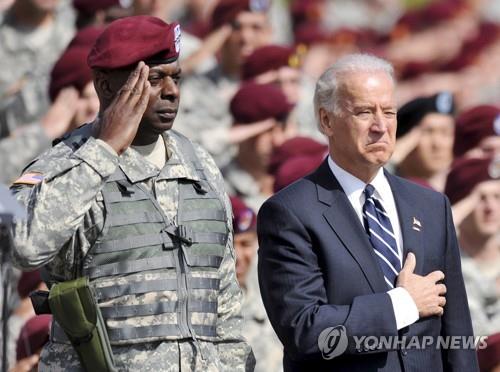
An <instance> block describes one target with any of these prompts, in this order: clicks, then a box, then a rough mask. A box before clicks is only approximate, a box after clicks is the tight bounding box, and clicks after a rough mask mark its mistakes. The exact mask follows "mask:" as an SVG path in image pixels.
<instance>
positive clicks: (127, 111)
mask: <svg viewBox="0 0 500 372" xmlns="http://www.w3.org/2000/svg"><path fill="white" fill-rule="evenodd" d="M148 75H149V67H148V66H147V65H146V64H145V63H144V62H142V61H141V62H139V64H138V65H137V67H136V69H135V70H134V71H133V72H132V73H131V74H130V76H129V77H128V79H127V81H126V83H125V84H124V85H123V86H122V87H121V88H120V90H119V91H118V93H117V94H116V97H115V98H114V100H113V102H112V103H111V104H110V105H109V107H108V108H107V109H106V110H105V111H104V113H103V115H102V119H101V120H100V122H99V124H98V129H97V132H98V134H97V138H100V139H102V140H103V141H105V142H107V143H108V144H109V145H110V146H111V147H112V148H113V149H114V150H115V151H116V152H117V153H118V154H121V153H123V152H124V151H125V150H126V149H127V148H128V147H129V146H130V144H131V143H132V141H133V140H134V138H135V136H136V134H137V129H138V128H139V124H140V122H141V119H142V116H143V115H144V112H145V111H146V108H147V106H148V101H149V94H150V89H151V84H150V83H149V81H148Z"/></svg>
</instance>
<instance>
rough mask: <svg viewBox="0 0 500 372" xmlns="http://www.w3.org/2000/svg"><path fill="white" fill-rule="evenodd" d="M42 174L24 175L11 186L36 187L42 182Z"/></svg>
mask: <svg viewBox="0 0 500 372" xmlns="http://www.w3.org/2000/svg"><path fill="white" fill-rule="evenodd" d="M43 178H44V176H43V174H41V173H25V174H23V175H22V176H21V177H19V178H18V179H17V180H15V181H14V182H13V185H17V184H23V185H37V184H39V183H40V182H42V181H43Z"/></svg>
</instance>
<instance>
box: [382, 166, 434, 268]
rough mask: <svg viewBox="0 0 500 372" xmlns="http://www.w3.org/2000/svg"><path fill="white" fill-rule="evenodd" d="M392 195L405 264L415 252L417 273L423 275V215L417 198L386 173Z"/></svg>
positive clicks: (395, 178) (399, 181)
mask: <svg viewBox="0 0 500 372" xmlns="http://www.w3.org/2000/svg"><path fill="white" fill-rule="evenodd" d="M385 175H386V177H387V179H388V180H389V184H390V185H391V189H392V194H393V195H394V200H395V201H396V208H397V210H398V216H399V224H400V226H401V232H402V234H403V264H404V259H405V258H406V256H407V254H408V253H409V252H413V253H414V254H415V257H416V259H417V266H416V267H415V273H417V274H419V275H422V272H423V265H424V260H425V257H424V254H425V251H424V249H423V246H422V234H424V233H425V232H424V228H425V226H423V219H422V213H421V212H420V210H419V209H418V207H417V206H416V201H415V197H414V196H413V197H412V195H411V194H410V193H409V192H408V190H407V188H406V187H405V185H404V184H403V183H402V182H401V180H400V179H399V178H397V177H395V176H393V175H391V174H389V173H387V172H385Z"/></svg>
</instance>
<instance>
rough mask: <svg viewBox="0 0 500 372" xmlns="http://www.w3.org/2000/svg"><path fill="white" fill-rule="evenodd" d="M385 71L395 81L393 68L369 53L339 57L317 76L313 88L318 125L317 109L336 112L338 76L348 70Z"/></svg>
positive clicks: (317, 115)
mask: <svg viewBox="0 0 500 372" xmlns="http://www.w3.org/2000/svg"><path fill="white" fill-rule="evenodd" d="M358 71H359V72H376V71H381V72H385V73H386V74H387V75H388V76H389V77H390V78H391V79H392V81H393V82H394V83H395V82H396V79H395V77H394V68H393V67H392V65H391V64H390V63H389V62H387V61H386V60H384V59H382V58H378V57H375V56H373V55H370V54H348V55H346V56H343V57H341V58H339V59H338V60H337V61H336V62H335V63H334V64H333V65H332V66H330V67H329V68H327V69H326V71H325V72H323V74H321V76H320V77H319V79H318V81H317V83H316V88H315V90H314V114H315V115H316V121H317V123H318V128H320V131H321V126H320V125H319V109H320V108H324V109H325V110H327V111H328V112H332V113H333V112H338V111H337V108H338V95H337V93H338V92H337V91H338V85H339V77H340V76H341V75H342V74H345V73H349V72H358Z"/></svg>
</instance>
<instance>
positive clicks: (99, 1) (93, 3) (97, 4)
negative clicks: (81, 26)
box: [73, 0, 122, 15]
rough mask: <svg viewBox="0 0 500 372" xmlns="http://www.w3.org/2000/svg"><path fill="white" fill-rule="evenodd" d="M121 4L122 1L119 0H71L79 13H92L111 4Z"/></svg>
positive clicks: (109, 6)
mask: <svg viewBox="0 0 500 372" xmlns="http://www.w3.org/2000/svg"><path fill="white" fill-rule="evenodd" d="M115 5H118V6H121V7H122V1H120V0H73V7H74V8H75V9H76V10H77V11H78V12H79V13H85V14H89V15H91V14H94V13H96V12H97V11H98V10H103V9H108V8H111V7H112V6H115Z"/></svg>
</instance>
